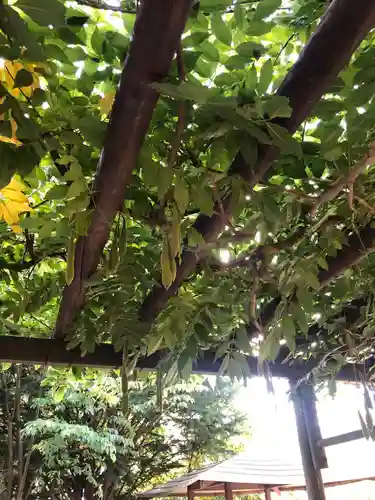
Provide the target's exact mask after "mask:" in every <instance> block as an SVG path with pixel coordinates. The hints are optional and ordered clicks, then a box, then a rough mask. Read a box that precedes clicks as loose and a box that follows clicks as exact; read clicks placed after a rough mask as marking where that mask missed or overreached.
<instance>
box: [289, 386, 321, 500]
mask: <svg viewBox="0 0 375 500" xmlns="http://www.w3.org/2000/svg"><path fill="white" fill-rule="evenodd" d="M303 385H304V384H303V383H302V384H300V385H299V386H298V387H297V388H296V387H295V386H293V385H292V391H293V404H294V411H295V414H296V423H297V433H298V441H299V447H300V451H301V458H302V465H303V472H304V474H305V482H306V491H307V497H308V500H326V496H325V492H324V484H323V480H322V474H321V471H320V469H317V468H316V467H315V465H314V460H313V456H312V451H311V446H310V441H309V435H308V431H307V426H306V420H307V419H308V415H305V413H304V406H303V396H304V393H303Z"/></svg>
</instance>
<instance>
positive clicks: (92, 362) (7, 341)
mask: <svg viewBox="0 0 375 500" xmlns="http://www.w3.org/2000/svg"><path fill="white" fill-rule="evenodd" d="M163 356H164V354H163V353H162V352H156V353H154V354H152V355H151V356H147V357H143V358H140V359H139V361H138V363H137V367H138V369H140V370H155V368H156V367H157V366H158V364H159V363H160V361H161V360H162V359H163ZM121 358H122V356H121V353H120V352H116V351H115V349H114V347H113V345H112V344H100V345H98V346H96V349H95V351H94V352H93V353H86V354H85V355H83V356H82V353H81V351H80V349H79V348H75V349H71V350H67V344H66V342H64V341H63V340H60V339H42V338H27V337H15V336H8V335H3V336H0V362H14V363H25V364H49V365H63V366H72V365H73V366H88V367H96V368H118V367H120V366H121V362H122V359H121ZM246 359H247V364H248V367H249V373H250V375H253V376H256V375H259V374H260V370H259V359H258V358H256V357H254V356H247V358H246ZM221 363H222V360H221V359H217V358H216V355H215V352H214V351H205V352H204V353H202V355H201V356H200V358H199V359H197V360H196V361H195V362H194V363H193V372H194V373H205V374H216V373H219V371H220V367H221ZM368 363H369V364H368V365H359V364H347V365H346V366H344V367H342V369H341V370H340V371H339V372H338V374H337V376H336V378H337V380H342V381H348V382H357V381H358V380H361V374H362V375H363V374H364V373H365V372H366V371H367V370H368V368H369V367H370V366H371V364H372V361H369V362H368ZM314 366H315V360H313V359H311V360H309V361H308V362H300V361H299V362H297V361H295V362H293V363H290V362H286V361H285V360H282V359H280V358H279V359H278V360H277V361H275V362H274V363H269V371H270V374H271V375H272V376H273V377H282V378H289V379H300V378H302V377H304V376H305V375H306V374H307V373H309V372H310V371H311V370H312V369H313V368H314Z"/></svg>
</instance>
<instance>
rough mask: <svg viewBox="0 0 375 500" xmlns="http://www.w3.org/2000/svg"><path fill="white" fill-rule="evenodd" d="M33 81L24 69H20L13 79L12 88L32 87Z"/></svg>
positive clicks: (31, 76)
mask: <svg viewBox="0 0 375 500" xmlns="http://www.w3.org/2000/svg"><path fill="white" fill-rule="evenodd" d="M33 81H34V79H33V75H32V74H31V73H30V72H29V71H27V70H26V69H20V70H19V71H18V73H17V74H16V77H15V79H14V85H13V87H14V88H20V87H29V86H30V85H32V83H33Z"/></svg>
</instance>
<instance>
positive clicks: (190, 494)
mask: <svg viewBox="0 0 375 500" xmlns="http://www.w3.org/2000/svg"><path fill="white" fill-rule="evenodd" d="M187 494H188V500H194V485H192V484H191V485H190V486H188V489H187Z"/></svg>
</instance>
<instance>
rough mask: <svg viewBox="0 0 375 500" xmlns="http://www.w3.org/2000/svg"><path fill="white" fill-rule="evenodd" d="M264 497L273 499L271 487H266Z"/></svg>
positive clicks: (269, 499)
mask: <svg viewBox="0 0 375 500" xmlns="http://www.w3.org/2000/svg"><path fill="white" fill-rule="evenodd" d="M264 499H265V500H272V491H271V489H270V488H264Z"/></svg>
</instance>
